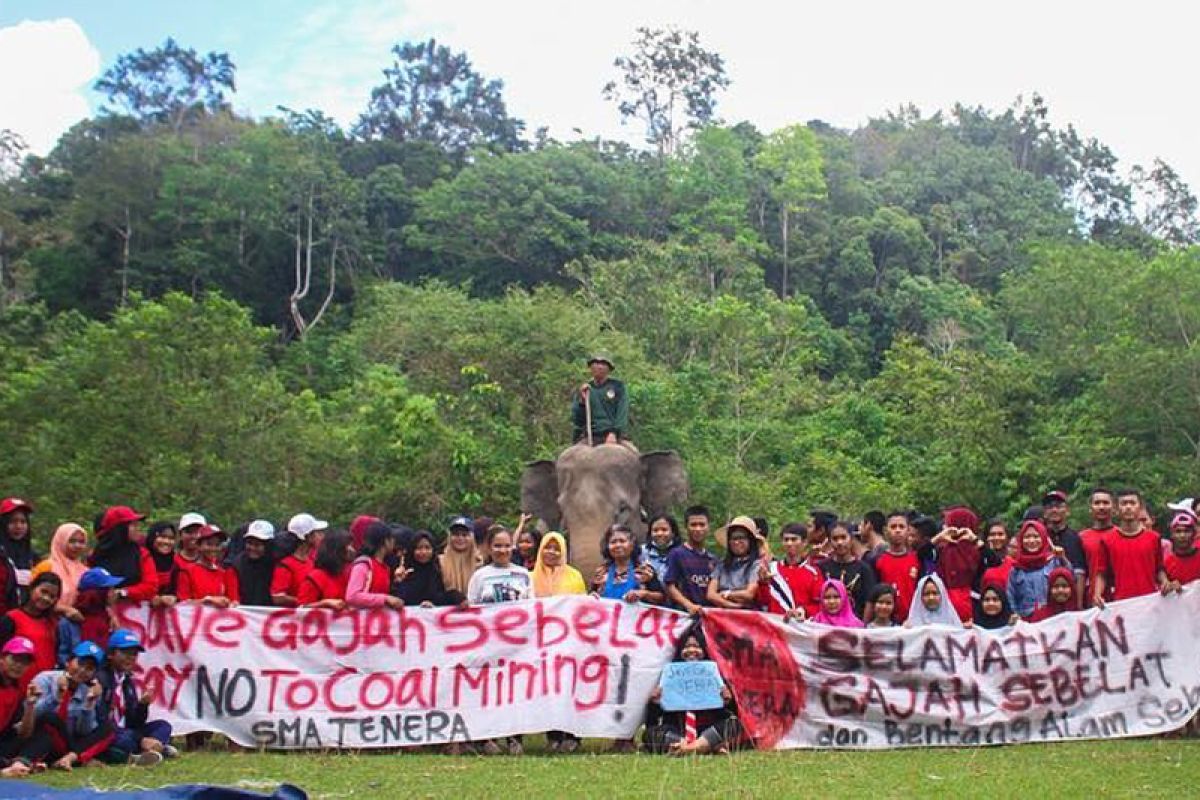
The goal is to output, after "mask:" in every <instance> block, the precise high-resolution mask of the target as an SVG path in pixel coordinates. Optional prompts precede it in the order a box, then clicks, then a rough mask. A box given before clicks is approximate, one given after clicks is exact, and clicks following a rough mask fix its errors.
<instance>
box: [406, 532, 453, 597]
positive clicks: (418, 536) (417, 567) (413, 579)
mask: <svg viewBox="0 0 1200 800" xmlns="http://www.w3.org/2000/svg"><path fill="white" fill-rule="evenodd" d="M392 594H394V595H396V596H397V597H399V598H400V599H401V600H403V601H404V605H406V606H420V607H422V608H433V607H434V606H456V605H459V604H460V603H462V602H463V601H464V600H465V599H466V597H465V595H463V593H462V592H459V591H456V590H454V589H447V588H446V583H445V581H443V580H442V568H441V565H439V564H438V558H437V550H436V548H435V547H434V544H433V534H432V533H430V532H429V531H417V532H416V533H414V534H413V535H412V536H411V537H410V538H409V540H408V546H407V547H406V548H405V551H404V555H403V557H402V558H401V560H400V571H399V574H398V575H397V576H396V581H395V583H393V584H392Z"/></svg>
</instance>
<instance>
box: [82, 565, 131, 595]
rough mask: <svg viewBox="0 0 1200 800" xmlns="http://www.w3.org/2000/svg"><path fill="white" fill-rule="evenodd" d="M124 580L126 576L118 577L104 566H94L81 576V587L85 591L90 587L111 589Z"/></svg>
mask: <svg viewBox="0 0 1200 800" xmlns="http://www.w3.org/2000/svg"><path fill="white" fill-rule="evenodd" d="M124 582H125V579H124V578H118V577H117V576H116V575H113V574H112V573H111V572H109V571H108V570H106V569H105V568H104V567H92V568H91V569H89V570H88V571H87V572H85V573H83V575H82V576H80V578H79V588H80V589H83V590H85V591H86V590H88V589H111V588H113V587H114V586H120V585H121V584H122V583H124Z"/></svg>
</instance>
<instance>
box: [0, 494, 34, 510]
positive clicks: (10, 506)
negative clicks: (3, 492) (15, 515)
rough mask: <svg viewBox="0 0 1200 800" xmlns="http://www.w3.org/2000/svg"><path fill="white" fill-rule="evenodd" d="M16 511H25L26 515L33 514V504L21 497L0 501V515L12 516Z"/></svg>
mask: <svg viewBox="0 0 1200 800" xmlns="http://www.w3.org/2000/svg"><path fill="white" fill-rule="evenodd" d="M14 511H24V512H25V513H26V514H32V513H33V504H32V503H30V502H29V501H28V500H22V499H21V498H19V497H6V498H4V499H3V500H0V514H11V513H12V512H14Z"/></svg>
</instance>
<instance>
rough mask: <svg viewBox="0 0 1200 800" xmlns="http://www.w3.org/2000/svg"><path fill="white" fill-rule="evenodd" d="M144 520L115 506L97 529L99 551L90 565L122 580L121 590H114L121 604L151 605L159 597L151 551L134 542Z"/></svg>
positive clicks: (108, 511) (140, 516)
mask: <svg viewBox="0 0 1200 800" xmlns="http://www.w3.org/2000/svg"><path fill="white" fill-rule="evenodd" d="M145 518H146V515H145V514H139V513H138V512H136V511H134V510H133V509H132V508H130V507H129V506H113V507H111V508H108V509H106V510H105V511H104V513H103V514H101V515H100V521H99V523H98V524H97V526H96V541H97V544H96V549H95V550H94V551H93V552H92V557H91V559H89V561H88V565H89V566H92V567H104V568H105V569H106V570H108V571H109V573H110V574H112V575H115V576H116V577H118V578H121V580H122V581H123V583H122V584H121V588H120V589H115V590H113V596H114V597H115V599H116V601H117V602H119V603H131V604H136V603H148V602H150V601H151V600H153V599H154V598H155V597H156V596H157V595H158V568H157V567H155V566H154V559H153V558H151V557H150V553H149V551H147V550H146V549H145V548H143V547H142V546H141V545H140V544H138V543H137V542H136V541H134V539H135V538H137V536H138V533H137V532H138V530H139V529H140V527H141V523H142V520H144V519H145Z"/></svg>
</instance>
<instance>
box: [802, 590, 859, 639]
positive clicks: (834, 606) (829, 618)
mask: <svg viewBox="0 0 1200 800" xmlns="http://www.w3.org/2000/svg"><path fill="white" fill-rule="evenodd" d="M810 621H811V622H816V623H819V624H821V625H831V626H833V627H835V628H861V627H863V621H862V620H861V619H859V618H858V615H856V614H855V613H854V603H853V601H852V600H851V599H850V593H849V592H847V591H846V584H844V583H842V582H841V581H839V580H836V579H834V578H830V579H829V580H827V581H825V585H824V586H822V587H821V610H820V611H818V612H817V613H816V614H814V615H813V616H812V618H811V620H810Z"/></svg>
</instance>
